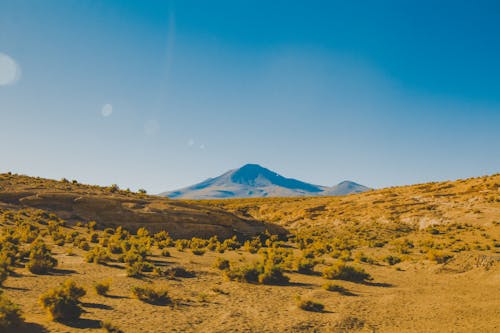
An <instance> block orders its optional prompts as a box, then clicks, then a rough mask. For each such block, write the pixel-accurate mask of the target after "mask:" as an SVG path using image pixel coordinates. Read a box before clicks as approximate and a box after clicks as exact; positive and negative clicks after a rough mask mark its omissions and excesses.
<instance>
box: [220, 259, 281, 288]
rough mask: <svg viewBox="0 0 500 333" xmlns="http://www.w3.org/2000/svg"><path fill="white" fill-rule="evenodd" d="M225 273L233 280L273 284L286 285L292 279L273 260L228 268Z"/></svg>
mask: <svg viewBox="0 0 500 333" xmlns="http://www.w3.org/2000/svg"><path fill="white" fill-rule="evenodd" d="M224 275H225V276H226V278H227V279H229V280H231V281H238V282H247V283H261V284H271V285H284V284H287V283H288V281H289V280H290V278H289V277H288V276H286V275H284V274H283V269H282V268H281V267H280V266H278V265H275V264H273V262H272V261H267V262H265V263H262V262H256V263H254V264H252V265H247V266H243V267H236V268H233V269H226V270H225V271H224Z"/></svg>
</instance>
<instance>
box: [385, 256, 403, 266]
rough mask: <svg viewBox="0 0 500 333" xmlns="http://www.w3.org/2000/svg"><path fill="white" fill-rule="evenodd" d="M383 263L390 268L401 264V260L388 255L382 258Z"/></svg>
mask: <svg viewBox="0 0 500 333" xmlns="http://www.w3.org/2000/svg"><path fill="white" fill-rule="evenodd" d="M384 261H385V262H386V263H388V264H389V265H391V266H392V265H396V264H399V263H400V262H401V258H399V257H396V256H390V255H389V256H387V257H385V258H384Z"/></svg>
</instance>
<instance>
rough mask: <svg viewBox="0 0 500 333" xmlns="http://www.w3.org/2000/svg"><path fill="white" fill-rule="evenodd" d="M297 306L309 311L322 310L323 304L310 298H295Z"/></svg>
mask: <svg viewBox="0 0 500 333" xmlns="http://www.w3.org/2000/svg"><path fill="white" fill-rule="evenodd" d="M297 306H298V307H299V309H302V310H305V311H311V312H323V310H324V309H325V306H324V305H323V304H321V303H318V302H315V301H312V300H303V299H300V298H299V299H297Z"/></svg>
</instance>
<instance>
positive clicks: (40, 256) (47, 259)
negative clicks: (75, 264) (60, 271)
mask: <svg viewBox="0 0 500 333" xmlns="http://www.w3.org/2000/svg"><path fill="white" fill-rule="evenodd" d="M56 266H57V259H55V258H54V257H52V255H51V253H50V250H49V248H48V247H47V245H45V243H43V242H42V241H37V242H36V243H33V244H32V246H31V250H30V254H29V262H28V264H27V265H26V267H27V268H28V269H29V271H30V272H31V273H33V274H47V273H48V272H49V271H50V270H52V269H53V268H54V267H56Z"/></svg>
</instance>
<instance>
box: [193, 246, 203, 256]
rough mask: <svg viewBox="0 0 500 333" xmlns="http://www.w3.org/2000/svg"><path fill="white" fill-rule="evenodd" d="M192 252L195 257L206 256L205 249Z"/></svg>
mask: <svg viewBox="0 0 500 333" xmlns="http://www.w3.org/2000/svg"><path fill="white" fill-rule="evenodd" d="M191 252H192V253H193V254H194V255H197V256H202V255H204V254H205V252H206V250H205V249H200V248H196V249H192V250H191Z"/></svg>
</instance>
